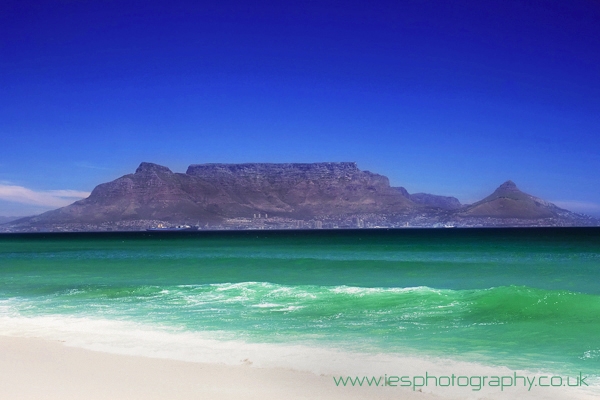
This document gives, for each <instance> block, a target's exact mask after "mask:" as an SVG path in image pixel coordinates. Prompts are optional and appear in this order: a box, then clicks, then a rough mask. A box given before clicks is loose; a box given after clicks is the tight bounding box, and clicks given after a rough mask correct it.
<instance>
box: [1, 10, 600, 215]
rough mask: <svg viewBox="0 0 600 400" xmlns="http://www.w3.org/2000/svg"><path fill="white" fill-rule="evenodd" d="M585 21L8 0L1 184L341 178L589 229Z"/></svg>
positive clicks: (594, 170) (586, 14)
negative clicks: (554, 212) (157, 177)
mask: <svg viewBox="0 0 600 400" xmlns="http://www.w3.org/2000/svg"><path fill="white" fill-rule="evenodd" d="M599 21H600V3H599V2H597V1H593V0H573V1H533V0H529V1H525V0H498V1H496V0H489V1H488V0H485V1H460V0H458V1H441V0H418V1H417V0H415V1H413V0H408V1H380V2H376V3H375V4H371V3H369V2H365V1H356V2H352V1H331V2H329V1H303V2H289V1H277V2H249V1H229V2H228V1H215V2H204V1H178V0H172V1H127V0H119V1H117V0H115V1H111V0H106V1H101V0H55V1H43V0H42V1H36V2H23V1H12V0H9V1H6V0H5V1H3V2H2V3H1V5H0V183H3V184H5V185H13V186H23V187H26V188H29V189H31V190H34V191H48V190H62V189H72V190H80V191H90V190H91V189H93V187H94V186H96V185H97V184H99V183H102V182H106V181H109V180H113V179H115V178H117V177H119V176H121V175H124V174H126V173H130V172H133V171H134V170H135V168H136V167H137V165H138V164H139V163H140V162H141V161H150V162H156V163H159V164H162V165H166V166H168V167H170V168H171V169H172V170H173V171H176V172H184V171H185V169H186V168H187V166H188V165H189V164H194V163H207V162H230V163H241V162H316V161H356V162H357V163H358V166H359V168H361V169H367V170H370V171H373V172H377V173H380V174H383V175H386V176H388V177H389V178H390V181H391V183H392V185H395V186H404V187H406V188H407V189H408V191H409V192H411V193H414V192H421V191H424V192H429V193H435V194H445V195H452V196H456V197H458V198H459V199H460V200H461V201H462V202H472V201H476V200H479V199H481V198H483V197H484V196H486V195H488V194H489V193H491V192H492V191H493V190H494V189H495V188H496V187H497V186H498V185H499V184H501V183H502V182H504V181H506V180H508V179H512V180H513V181H515V182H516V183H517V185H518V186H519V187H520V188H521V189H522V190H524V191H526V192H528V193H531V194H533V195H536V196H538V197H542V198H544V199H547V200H550V201H556V202H560V204H561V205H563V206H567V204H569V205H570V206H571V207H567V208H571V209H573V210H575V211H587V212H588V213H590V214H596V215H600V185H598V181H599V179H598V171H600V138H599V137H600V22H599ZM575 203H585V204H579V205H577V204H575ZM36 207H37V208H35V210H34V208H32V206H31V205H29V206H27V205H21V204H19V203H15V202H14V201H13V202H10V203H9V202H7V201H0V215H7V214H11V213H12V214H15V213H17V214H19V213H20V214H27V213H31V212H33V211H37V210H41V208H43V207H41V208H40V206H36Z"/></svg>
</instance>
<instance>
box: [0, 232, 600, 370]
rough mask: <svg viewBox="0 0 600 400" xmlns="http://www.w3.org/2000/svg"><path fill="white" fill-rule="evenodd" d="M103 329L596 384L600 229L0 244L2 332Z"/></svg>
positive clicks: (59, 238)
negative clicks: (479, 367) (411, 359)
mask: <svg viewBox="0 0 600 400" xmlns="http://www.w3.org/2000/svg"><path fill="white" fill-rule="evenodd" d="M82 321H83V323H82ZM101 323H111V324H113V325H111V326H112V327H113V328H111V329H113V330H112V331H108V330H107V331H106V332H105V333H104V334H105V336H110V335H113V336H115V335H114V329H117V330H118V329H121V330H127V329H129V330H132V329H133V328H131V327H134V326H135V327H140V326H141V327H145V328H144V329H140V330H139V331H135V332H134V333H131V335H133V336H129V339H128V340H132V341H134V342H135V341H136V340H137V339H139V340H142V339H143V336H144V335H149V333H148V332H163V333H164V332H167V333H169V334H172V335H173V336H172V337H173V338H177V337H182V336H181V335H185V334H202V335H203V337H205V338H210V339H211V340H214V341H216V342H217V343H229V342H231V343H233V342H236V341H237V342H240V341H242V342H244V343H251V344H252V343H254V344H261V345H282V344H285V345H302V346H308V347H311V346H313V347H320V348H330V349H337V350H339V351H348V352H360V353H362V354H373V355H377V354H388V355H389V354H411V355H414V354H419V355H423V356H427V357H440V358H450V359H454V360H462V361H469V362H477V363H482V364H486V365H492V366H505V367H508V368H511V369H525V370H536V371H537V370H549V371H555V372H556V373H563V374H576V373H579V372H581V371H582V372H583V373H585V374H587V375H592V376H593V375H598V371H600V229H597V228H552V229H550V228H545V229H437V230H436V229H404V230H352V231H346V230H334V231H245V232H197V233H181V232H177V233H165V232H157V233H150V232H147V233H146V232H137V233H102V234H101V233H89V234H23V235H1V236H0V334H4V335H13V336H32V335H34V336H44V334H45V333H48V332H50V331H52V332H54V334H53V335H54V336H52V337H60V335H67V336H68V337H74V336H77V335H86V334H87V335H88V336H89V335H92V334H93V335H95V336H93V338H92V336H89V337H88V339H86V340H87V341H88V343H89V342H90V341H92V342H93V341H94V340H101V339H98V338H100V337H101V336H102V334H103V332H102V329H103V328H102V326H104V325H102V324H101ZM98 324H100V325H98ZM114 324H116V325H114ZM119 324H121V325H119ZM115 326H116V327H117V328H114V327H115ZM119 326H120V327H121V328H118V327H119ZM86 327H87V328H86ZM136 329H137V328H136ZM56 332H58V333H56ZM57 335H58V336H57ZM135 335H138V336H139V337H137V339H136V336H135ZM177 335H180V336H177ZM94 338H95V339H94ZM173 340H175V339H173ZM161 346H162V345H161ZM162 347H164V346H162Z"/></svg>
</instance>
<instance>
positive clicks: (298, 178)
mask: <svg viewBox="0 0 600 400" xmlns="http://www.w3.org/2000/svg"><path fill="white" fill-rule="evenodd" d="M186 174H187V175H188V176H191V177H194V178H196V179H197V180H198V181H199V182H204V183H206V184H211V185H214V186H215V187H219V188H220V189H221V190H222V191H223V193H224V194H225V195H226V198H223V199H222V201H220V202H219V203H218V206H219V208H220V210H221V211H222V213H223V214H224V215H232V214H238V215H239V214H243V213H244V212H246V213H253V212H257V211H263V212H267V213H270V214H272V215H284V214H289V215H291V216H294V217H311V216H315V215H323V214H346V213H355V212H391V211H394V210H405V209H409V208H412V207H413V206H414V204H413V203H412V202H411V201H410V200H408V199H405V198H404V197H402V196H398V195H397V194H396V193H395V192H394V191H393V190H392V189H391V188H390V184H389V180H388V178H386V177H385V176H382V175H377V174H373V173H371V172H368V171H361V170H359V169H358V167H357V166H356V164H355V163H314V164H264V163H253V164H199V165H191V166H190V167H189V168H188V170H187V172H186Z"/></svg>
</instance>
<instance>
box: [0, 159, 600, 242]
mask: <svg viewBox="0 0 600 400" xmlns="http://www.w3.org/2000/svg"><path fill="white" fill-rule="evenodd" d="M178 226H189V227H190V228H189V229H192V230H196V229H197V230H294V229H365V228H371V229H379V228H383V229H387V228H394V229H396V228H398V229H399V228H455V227H463V228H467V227H562V226H600V220H598V219H597V218H593V217H590V216H587V215H583V214H578V213H574V212H571V211H568V210H565V209H562V208H560V207H558V206H556V205H555V204H552V203H550V202H548V201H545V200H543V199H540V198H538V197H535V196H533V195H530V194H527V193H525V192H523V191H521V190H520V189H519V188H517V185H516V184H515V183H514V182H512V181H510V180H509V181H506V182H504V183H503V184H501V185H500V186H499V187H498V188H497V189H496V190H495V191H494V192H493V193H491V194H490V195H489V196H487V197H485V198H484V199H482V200H480V201H477V202H475V203H473V204H461V203H460V201H459V200H458V199H456V198H454V197H450V196H442V195H434V194H428V193H413V194H410V193H408V191H407V190H406V189H405V188H404V187H392V186H390V183H389V179H388V178H387V177H385V176H383V175H379V174H376V173H372V172H369V171H362V170H360V169H359V168H358V167H357V165H356V163H353V162H343V163H334V162H327V163H312V164H310V163H305V164H265V163H254V164H195V165H191V166H190V167H189V168H188V170H187V171H186V173H184V174H182V173H174V172H172V171H171V170H170V169H169V168H167V167H165V166H161V165H157V164H153V163H148V162H143V163H141V164H140V166H139V167H138V168H137V170H136V171H135V173H133V174H128V175H124V176H122V177H120V178H117V179H115V180H114V181H111V182H107V183H103V184H100V185H98V186H97V187H96V188H95V189H94V190H93V191H92V193H91V194H90V196H89V197H88V198H86V199H83V200H79V201H76V202H75V203H73V204H71V205H69V206H66V207H62V208H59V209H57V210H53V211H48V212H46V213H43V214H40V215H37V216H33V217H26V218H20V219H16V220H12V221H9V222H6V223H4V224H2V225H0V232H88V231H107V232H110V231H145V230H148V229H154V230H160V229H165V230H174V229H180V228H177V227H178ZM161 227H162V228H161Z"/></svg>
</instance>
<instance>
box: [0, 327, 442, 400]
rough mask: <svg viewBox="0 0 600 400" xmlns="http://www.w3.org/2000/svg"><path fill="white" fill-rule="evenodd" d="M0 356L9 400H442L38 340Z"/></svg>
mask: <svg viewBox="0 0 600 400" xmlns="http://www.w3.org/2000/svg"><path fill="white" fill-rule="evenodd" d="M0 354H2V357H1V358H0V374H1V376H2V383H1V384H0V398H2V399H6V400H20V399H42V398H43V399H45V400H54V399H56V400H70V399H73V400H74V399H82V398H85V399H87V400H94V399H109V398H110V399H146V400H153V399H156V400H158V399H177V400H179V399H182V400H187V399H190V400H191V399H194V400H197V399H199V398H202V399H219V400H220V399H222V400H229V399H231V400H234V399H235V400H243V399H248V400H250V399H261V400H269V399H273V400H275V399H334V400H335V399H340V400H341V399H356V400H362V399H365V400H367V399H381V400H387V399H393V398H394V399H397V398H398V395H401V397H402V398H405V399H409V400H412V399H415V400H417V399H421V400H429V399H431V400H433V399H436V398H437V397H436V396H433V395H429V394H424V393H419V392H415V393H413V392H411V391H410V390H402V391H401V392H399V391H398V390H393V391H392V390H389V389H390V388H384V387H372V388H352V387H347V388H343V387H336V386H335V385H334V384H333V382H332V379H331V377H330V376H326V375H316V374H312V373H309V372H299V371H292V370H288V369H283V368H254V367H251V366H250V365H239V366H231V365H225V364H208V363H197V362H186V361H177V360H169V359H158V358H149V357H142V356H130V355H121V354H111V353H104V352H99V351H93V350H87V349H82V348H77V347H70V346H65V345H64V344H63V343H61V342H59V341H51V340H46V339H40V338H21V337H8V336H0ZM359 389H363V390H359ZM364 389H368V390H364Z"/></svg>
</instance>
